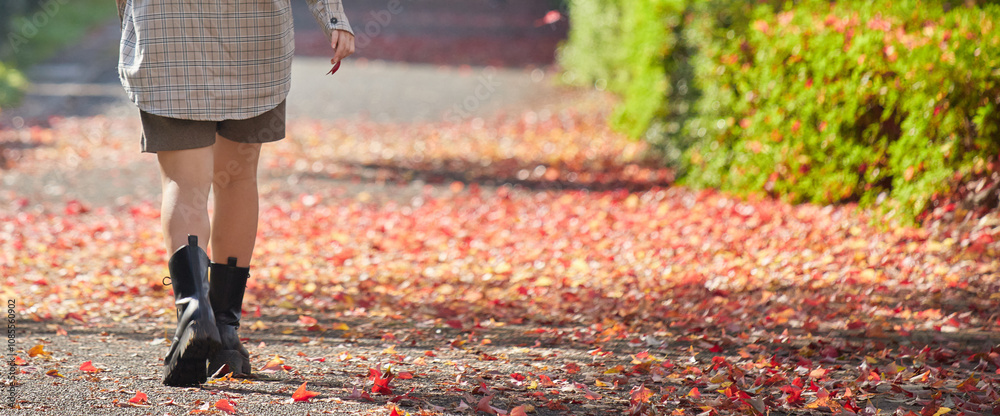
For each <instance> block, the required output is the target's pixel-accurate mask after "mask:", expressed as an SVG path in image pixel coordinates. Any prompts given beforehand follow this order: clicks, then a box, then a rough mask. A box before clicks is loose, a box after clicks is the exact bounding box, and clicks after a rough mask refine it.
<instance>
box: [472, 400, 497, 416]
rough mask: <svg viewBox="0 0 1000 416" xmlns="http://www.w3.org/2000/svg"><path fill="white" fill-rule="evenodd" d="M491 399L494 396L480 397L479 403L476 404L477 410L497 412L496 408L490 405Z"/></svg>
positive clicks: (492, 413)
mask: <svg viewBox="0 0 1000 416" xmlns="http://www.w3.org/2000/svg"><path fill="white" fill-rule="evenodd" d="M490 400H493V396H485V397H483V398H482V399H479V404H477V405H476V411H479V412H486V413H489V414H491V415H495V414H497V411H496V409H494V408H493V406H490Z"/></svg>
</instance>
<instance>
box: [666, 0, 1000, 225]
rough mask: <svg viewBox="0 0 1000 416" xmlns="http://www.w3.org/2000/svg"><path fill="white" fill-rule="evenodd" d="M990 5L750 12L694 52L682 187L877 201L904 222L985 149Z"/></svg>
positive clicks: (991, 93) (998, 118)
mask: <svg viewBox="0 0 1000 416" xmlns="http://www.w3.org/2000/svg"><path fill="white" fill-rule="evenodd" d="M998 12H1000V9H998V8H997V7H996V6H986V7H985V8H977V7H958V8H954V9H952V10H950V11H945V10H944V8H943V7H941V6H940V5H939V4H938V5H937V7H935V5H934V4H925V3H923V2H920V1H918V0H901V1H893V2H888V1H880V2H866V1H841V2H836V3H829V2H826V1H804V2H800V3H799V4H798V5H797V6H796V7H794V8H790V9H788V10H787V11H783V12H775V11H774V9H773V8H769V7H758V8H756V9H755V11H754V13H753V14H752V16H753V19H752V23H751V24H750V27H749V28H748V29H747V30H746V31H745V32H744V33H742V34H740V35H732V36H727V37H726V39H725V41H723V42H721V43H719V45H718V47H716V48H708V47H706V48H703V49H701V52H702V53H704V54H705V55H704V56H703V58H702V61H701V62H700V66H699V71H700V72H701V73H700V74H699V77H697V80H698V83H699V85H698V86H699V87H700V88H701V90H702V91H703V95H702V96H701V98H700V99H699V102H698V103H697V104H696V106H697V107H698V108H699V109H700V110H702V111H701V112H699V114H698V116H697V117H695V118H693V119H692V120H691V121H690V122H689V123H688V125H687V126H685V129H683V134H687V135H689V136H691V135H694V136H696V138H694V140H693V142H694V145H693V146H692V147H691V148H690V149H689V150H688V151H687V154H686V158H685V160H686V162H687V163H688V167H689V170H688V176H687V181H688V183H691V184H693V185H698V186H712V187H719V188H722V189H727V190H733V191H738V192H743V193H745V192H767V193H769V194H772V195H779V196H782V197H784V198H785V199H787V200H789V201H792V202H799V201H811V202H816V203H831V202H838V201H845V200H860V201H861V202H862V203H864V204H866V205H871V204H874V203H876V202H881V201H882V200H883V199H884V198H886V197H888V198H890V199H889V201H888V202H889V203H888V204H886V205H884V207H885V208H891V209H895V212H896V213H897V214H898V215H899V217H900V218H902V219H903V220H912V219H913V218H914V216H915V215H917V214H919V213H920V212H922V211H923V210H924V209H925V208H926V206H927V203H928V201H929V200H930V199H931V198H932V196H933V195H934V194H935V193H939V192H945V191H947V190H948V188H949V186H950V185H952V184H951V183H950V181H949V180H950V178H952V177H953V176H954V174H955V173H956V172H958V173H959V174H967V173H970V172H971V171H972V170H974V169H975V168H976V166H983V165H984V162H985V161H986V159H987V158H989V157H992V156H995V155H996V154H997V149H998V144H1000V143H998V139H997V132H998V127H1000V112H998V111H997V108H996V106H997V104H1000V101H998V100H1000V84H998V82H997V75H1000V74H998V73H997V72H996V68H1000V66H998V64H1000V56H998V54H997V46H1000V33H998V32H997V31H996V30H995V28H994V24H995V23H996V22H998V21H1000V19H998V17H1000V13H998ZM730 33H731V32H730ZM715 38H717V36H716V37H715ZM730 38H731V39H730ZM706 74H712V75H713V76H711V77H710V76H706ZM714 108H718V109H719V110H713V109H714Z"/></svg>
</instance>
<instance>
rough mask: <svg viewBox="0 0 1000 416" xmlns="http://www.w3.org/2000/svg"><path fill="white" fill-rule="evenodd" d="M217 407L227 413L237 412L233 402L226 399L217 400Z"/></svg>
mask: <svg viewBox="0 0 1000 416" xmlns="http://www.w3.org/2000/svg"><path fill="white" fill-rule="evenodd" d="M215 408H216V409H219V410H221V411H223V412H226V413H236V407H234V406H233V402H231V401H229V400H226V399H219V401H217V402H215Z"/></svg>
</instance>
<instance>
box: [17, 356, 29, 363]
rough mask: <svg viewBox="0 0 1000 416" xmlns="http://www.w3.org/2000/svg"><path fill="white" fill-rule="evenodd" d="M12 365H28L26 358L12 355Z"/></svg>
mask: <svg viewBox="0 0 1000 416" xmlns="http://www.w3.org/2000/svg"><path fill="white" fill-rule="evenodd" d="M14 365H28V360H25V359H24V358H21V357H14Z"/></svg>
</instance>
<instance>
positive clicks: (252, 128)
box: [139, 101, 285, 153]
mask: <svg viewBox="0 0 1000 416" xmlns="http://www.w3.org/2000/svg"><path fill="white" fill-rule="evenodd" d="M139 117H140V118H141V119H142V151H143V152H146V153H156V152H159V151H161V150H163V151H169V150H186V149H197V148H200V147H207V146H211V145H213V144H215V135H216V133H218V135H219V136H222V137H225V138H226V139H229V140H232V141H234V142H237V143H267V142H274V141H278V140H281V139H284V138H285V102H284V101H282V102H281V103H279V104H278V106H277V107H274V108H273V109H271V110H269V111H267V112H265V113H264V114H261V115H259V116H256V117H251V118H248V119H246V120H223V121H197V120H183V119H179V118H170V117H163V116H158V115H155V114H150V113H147V112H145V111H142V110H140V111H139Z"/></svg>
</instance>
